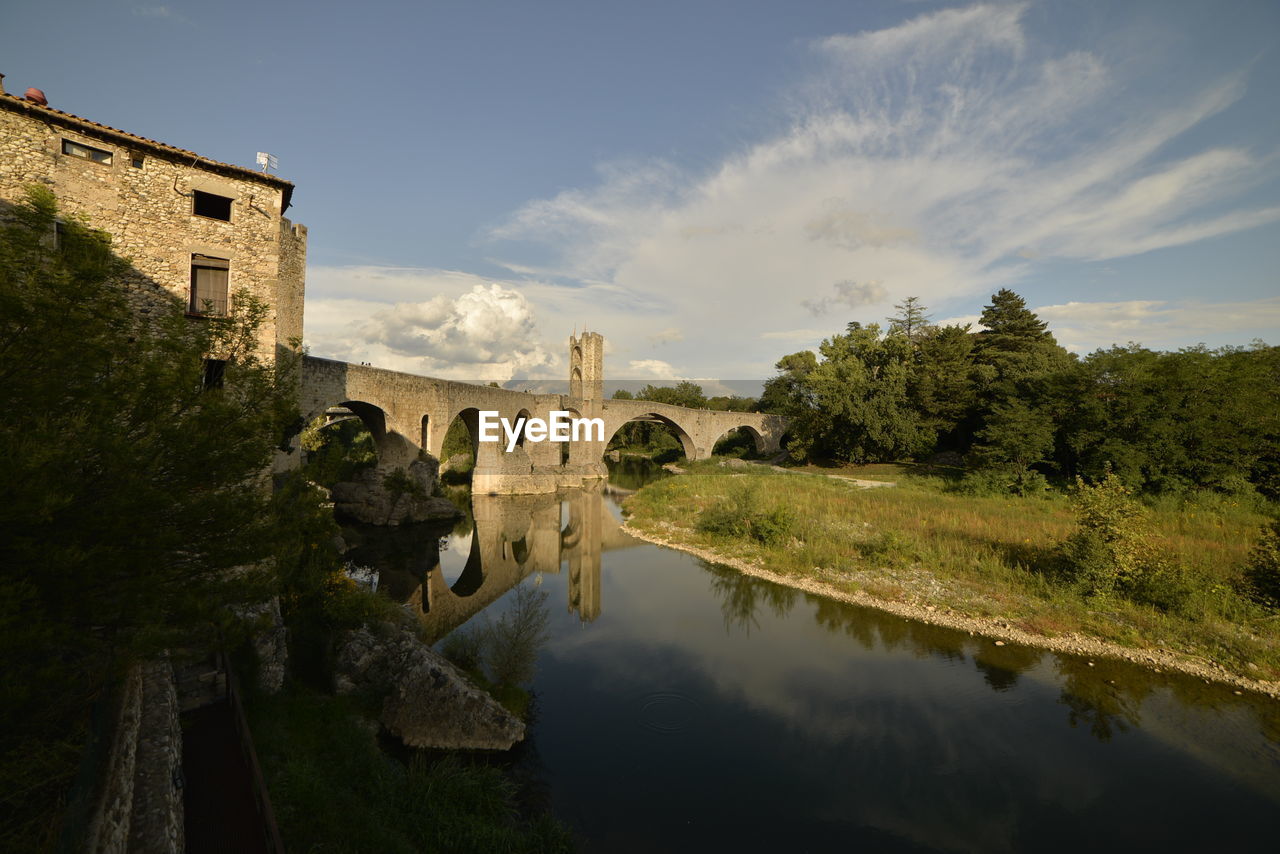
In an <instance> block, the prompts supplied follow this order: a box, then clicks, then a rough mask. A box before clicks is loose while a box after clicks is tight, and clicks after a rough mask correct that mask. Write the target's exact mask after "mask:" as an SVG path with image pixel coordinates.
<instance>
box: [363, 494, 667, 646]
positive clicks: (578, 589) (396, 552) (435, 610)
mask: <svg viewBox="0 0 1280 854" xmlns="http://www.w3.org/2000/svg"><path fill="white" fill-rule="evenodd" d="M619 492H625V491H624V490H618V489H616V488H613V487H610V486H608V485H607V484H596V485H594V487H587V488H583V489H570V490H562V491H561V492H558V493H547V494H538V495H475V494H473V495H472V496H471V517H470V520H471V521H470V522H464V523H462V524H463V525H466V524H472V525H473V529H472V532H471V538H470V539H471V545H470V551H469V553H468V554H467V558H466V565H465V566H464V567H463V569H462V572H461V574H459V575H458V576H457V578H456V579H455V580H453V581H452V583H450V581H449V580H448V579H447V578H446V573H445V571H444V569H443V567H442V565H441V559H440V552H441V550H442V549H441V547H442V546H443V545H444V542H445V541H444V540H443V539H442V538H440V534H441V533H442V532H441V531H439V530H438V529H436V530H434V531H433V530H432V529H430V528H429V527H428V528H426V529H425V533H424V531H423V530H418V531H416V532H411V531H408V530H406V531H404V532H400V534H401V537H400V538H399V539H400V542H399V543H396V544H394V545H392V546H391V548H388V542H387V541H386V540H385V539H384V538H383V537H382V536H379V537H378V538H377V539H378V540H380V541H381V542H378V543H377V547H376V548H365V549H357V550H356V551H354V552H353V553H352V557H353V558H354V559H355V561H356V562H357V563H368V564H370V565H372V566H373V567H374V568H376V569H377V570H378V571H379V587H380V588H381V589H382V590H383V591H385V592H386V593H387V594H388V595H389V596H390V597H391V598H392V599H394V600H396V601H397V602H404V603H405V604H407V605H408V606H409V608H410V610H412V611H413V612H414V613H416V614H417V615H418V616H419V618H420V619H421V620H422V623H423V625H424V628H425V631H426V636H427V638H428V639H429V640H430V641H431V642H435V641H437V640H439V639H440V638H443V637H444V636H445V635H447V634H449V633H450V632H451V631H453V630H454V629H456V628H458V627H459V626H461V625H462V624H463V623H466V622H467V621H468V620H470V619H471V618H472V617H473V616H475V615H476V614H478V613H479V612H480V611H482V610H484V609H485V608H486V607H488V606H489V605H491V604H493V602H495V601H496V600H498V599H499V598H501V597H502V595H503V594H504V593H506V592H507V591H508V590H511V589H512V588H513V587H515V586H516V585H517V584H519V583H520V582H521V581H523V580H524V579H525V578H527V577H528V576H530V575H532V574H534V573H551V574H559V573H560V572H561V571H562V570H563V571H565V572H567V573H568V582H569V583H568V585H567V587H568V591H569V595H568V602H567V603H566V604H567V607H568V609H569V610H570V611H571V612H573V613H576V614H577V615H578V616H579V618H580V619H581V620H582V621H583V622H591V621H592V620H595V619H596V618H597V617H598V616H599V615H600V612H601V602H600V566H601V555H602V554H603V553H604V552H607V551H612V550H615V549H625V548H631V547H633V546H639V545H642V544H643V543H642V542H641V541H640V540H637V539H635V538H634V537H632V536H630V535H629V534H627V533H625V532H624V531H623V530H622V527H621V522H620V521H619V519H618V517H617V516H615V515H614V512H613V511H612V509H611V507H612V505H613V502H612V501H611V500H610V499H609V497H608V496H609V495H610V494H617V493H619ZM454 533H460V532H459V531H457V530H456V529H455V530H454ZM457 539H458V538H456V537H455V541H457ZM446 548H447V546H446Z"/></svg>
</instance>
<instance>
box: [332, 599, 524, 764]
mask: <svg viewBox="0 0 1280 854" xmlns="http://www.w3.org/2000/svg"><path fill="white" fill-rule="evenodd" d="M334 689H335V690H336V691H337V692H338V693H339V694H347V693H352V692H356V691H360V692H372V693H375V694H381V695H383V697H384V700H383V704H382V714H381V716H380V717H379V720H380V721H381V723H382V725H383V726H384V727H386V728H387V730H389V731H390V732H391V733H393V734H395V735H397V736H399V737H400V738H401V739H402V740H403V741H404V743H405V744H408V745H410V746H413V747H429V748H442V749H464V750H508V749H510V747H511V746H512V745H513V744H515V743H516V742H517V741H520V740H521V739H522V738H524V723H523V722H522V721H521V720H520V719H519V718H517V717H515V716H514V715H512V714H511V713H510V712H508V711H507V710H506V709H505V708H503V707H502V705H501V704H499V703H498V701H497V700H495V699H493V697H491V696H489V694H487V693H486V692H484V691H482V690H481V689H480V688H477V687H476V686H475V685H473V684H472V683H471V682H470V681H468V680H467V678H466V677H465V676H464V675H463V674H462V673H461V671H459V670H458V669H457V668H456V667H454V666H453V665H452V664H450V663H449V662H448V661H447V660H446V659H445V658H444V657H443V656H441V655H440V654H439V653H437V652H435V651H434V650H433V649H431V647H430V646H428V645H427V644H425V643H423V642H422V641H421V640H420V639H419V638H418V636H417V635H416V634H415V633H414V630H413V628H412V627H411V626H408V625H391V624H389V623H384V624H382V625H380V626H378V628H377V630H376V631H373V630H370V629H368V628H361V629H356V630H355V631H352V632H349V633H347V635H346V636H345V637H344V639H343V641H342V642H341V643H340V645H339V649H338V656H337V664H336V666H335V668H334Z"/></svg>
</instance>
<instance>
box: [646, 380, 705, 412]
mask: <svg viewBox="0 0 1280 854" xmlns="http://www.w3.org/2000/svg"><path fill="white" fill-rule="evenodd" d="M636 400H651V401H653V402H654V403H667V404H671V405H672V406H686V407H688V408H690V409H703V408H705V407H706V405H707V397H706V395H704V394H703V393H702V386H700V385H698V384H697V383H694V382H690V381H689V380H681V381H680V382H678V383H676V384H675V385H674V386H655V385H652V384H650V385H647V386H645V387H644V388H642V389H640V393H639V394H637V395H636Z"/></svg>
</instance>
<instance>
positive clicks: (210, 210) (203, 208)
mask: <svg viewBox="0 0 1280 854" xmlns="http://www.w3.org/2000/svg"><path fill="white" fill-rule="evenodd" d="M191 212H192V213H193V214H195V215H196V216H207V217H209V219H220V220H222V221H223V222H230V221H231V200H230V199H228V198H227V197H226V196H217V195H214V194H213V193H205V192H202V191H200V190H196V191H195V194H194V198H193V199H192V201H191Z"/></svg>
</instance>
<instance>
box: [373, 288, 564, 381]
mask: <svg viewBox="0 0 1280 854" xmlns="http://www.w3.org/2000/svg"><path fill="white" fill-rule="evenodd" d="M360 331H361V333H362V334H363V335H364V337H365V338H366V339H367V340H368V341H370V342H371V343H372V344H374V345H382V346H384V347H385V348H386V349H387V350H388V351H390V352H391V353H394V354H396V355H399V356H404V357H409V358H417V359H419V360H420V363H421V364H422V366H423V367H424V368H425V369H426V370H427V372H432V371H433V370H439V369H440V368H448V367H450V366H452V367H454V368H455V369H462V370H465V371H466V372H467V373H470V374H471V375H472V376H474V377H477V378H490V379H503V380H505V379H511V378H512V377H514V376H529V375H531V373H532V372H534V371H536V370H537V369H539V368H543V367H549V366H550V365H552V364H554V359H553V358H552V357H551V356H550V354H548V353H547V352H546V350H544V349H543V347H542V344H541V342H540V341H539V337H538V332H537V326H536V324H535V323H534V319H533V311H532V309H531V307H530V305H529V302H528V301H527V300H526V299H525V298H524V297H523V296H521V295H520V294H519V293H517V292H516V291H514V290H510V289H508V288H504V287H502V286H501V285H497V284H491V285H489V286H487V287H486V286H484V285H475V286H474V287H473V288H472V289H471V290H470V291H469V292H467V293H465V294H463V295H461V296H459V297H449V296H446V295H443V294H442V295H440V296H437V297H435V298H433V299H430V300H427V301H425V302H416V303H397V304H396V305H394V306H392V307H391V308H389V309H384V310H382V311H379V312H377V313H376V314H374V315H373V316H372V317H370V318H369V320H368V321H366V322H365V323H364V324H363V325H362V326H361V327H360Z"/></svg>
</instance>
